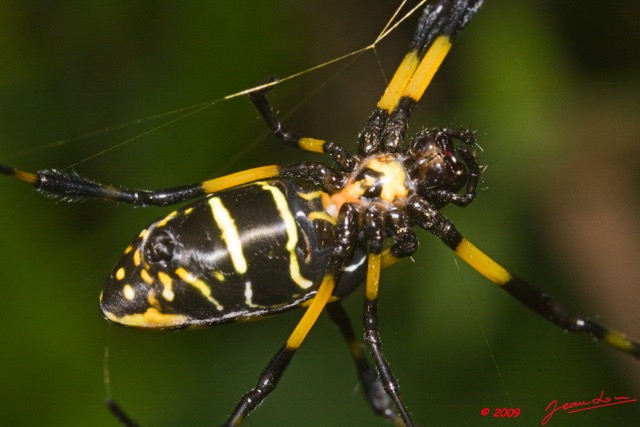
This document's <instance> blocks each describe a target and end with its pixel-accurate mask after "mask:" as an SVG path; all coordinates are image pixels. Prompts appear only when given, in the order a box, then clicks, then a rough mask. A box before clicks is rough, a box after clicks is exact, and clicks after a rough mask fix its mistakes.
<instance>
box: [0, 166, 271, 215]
mask: <svg viewBox="0 0 640 427" xmlns="http://www.w3.org/2000/svg"><path fill="white" fill-rule="evenodd" d="M0 173H1V174H4V175H7V176H11V177H14V178H16V179H18V180H20V181H23V182H26V183H27V184H31V185H32V186H33V187H34V188H35V189H36V190H37V191H38V192H39V193H41V194H43V195H45V196H48V197H52V198H55V199H58V200H62V201H65V202H81V201H85V200H90V199H102V200H108V201H111V202H118V203H129V204H132V205H134V206H167V205H172V204H175V203H180V202H183V201H186V200H191V199H195V198H197V197H200V196H202V195H205V194H209V193H215V192H218V191H222V190H225V189H227V188H232V187H236V186H238V185H242V184H246V183H249V182H253V181H256V180H259V179H267V178H273V177H275V176H278V175H279V174H280V166H275V165H272V166H262V167H257V168H253V169H248V170H244V171H241V172H236V173H233V174H230V175H226V176H223V177H219V178H214V179H210V180H208V181H203V182H199V183H197V184H191V185H184V186H180V187H173V188H163V189H159V190H140V189H133V188H127V187H116V186H112V185H107V184H102V183H99V182H96V181H93V180H91V179H88V178H85V177H83V176H81V175H78V174H77V173H75V172H64V171H59V170H56V169H44V170H41V171H38V172H36V173H30V172H25V171H21V170H19V169H15V168H12V167H9V166H4V165H0Z"/></svg>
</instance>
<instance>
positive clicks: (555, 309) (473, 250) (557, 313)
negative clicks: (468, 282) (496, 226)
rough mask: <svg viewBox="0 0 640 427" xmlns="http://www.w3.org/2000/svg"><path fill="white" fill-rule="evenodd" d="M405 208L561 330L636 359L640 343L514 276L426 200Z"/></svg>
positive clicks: (464, 256)
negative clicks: (571, 309)
mask: <svg viewBox="0 0 640 427" xmlns="http://www.w3.org/2000/svg"><path fill="white" fill-rule="evenodd" d="M409 211H410V215H411V216H412V218H413V219H414V221H415V222H416V223H417V224H418V225H419V226H420V227H422V228H424V229H426V230H429V231H430V232H431V233H433V234H434V235H435V236H437V237H439V238H440V239H441V240H442V241H443V242H444V243H445V244H446V245H447V246H448V247H449V248H450V249H452V250H453V251H454V252H455V253H456V254H457V255H458V256H459V257H460V258H462V259H463V260H464V261H465V262H466V263H467V264H469V265H470V266H471V267H473V268H474V269H475V270H476V271H477V272H478V273H480V274H481V275H483V276H484V277H486V278H487V279H489V280H490V281H492V282H493V283H495V284H496V285H498V286H500V288H501V289H503V290H504V291H506V292H508V293H509V294H510V295H511V296H512V297H513V298H515V299H516V300H518V301H519V302H520V303H521V304H522V305H524V306H525V307H527V308H528V309H530V310H532V311H533V312H534V313H536V314H538V315H539V316H541V317H543V318H545V319H546V320H548V321H550V322H552V323H554V324H556V325H557V326H559V327H561V328H562V329H564V330H565V331H568V332H585V333H587V334H589V335H591V336H592V337H593V338H595V339H597V340H599V341H602V342H604V343H605V344H607V345H609V346H611V347H613V348H615V349H617V350H620V351H622V352H624V353H627V354H630V355H631V356H633V357H635V358H637V359H640V343H638V342H636V341H633V340H631V339H629V338H627V337H626V336H625V335H624V334H623V333H621V332H618V331H615V330H612V329H609V328H607V327H605V326H602V325H600V324H599V323H596V322H594V321H592V320H590V319H588V318H587V317H585V316H581V315H574V314H571V313H569V312H568V311H567V309H566V308H565V307H564V305H562V304H561V303H560V302H559V301H557V300H556V299H554V298H553V297H552V296H551V295H549V294H547V293H545V292H543V291H541V290H539V289H538V288H536V287H535V286H533V285H531V284H529V283H527V282H525V281H524V280H522V279H520V278H518V277H516V276H514V275H513V274H511V273H510V272H509V271H507V270H506V269H505V268H504V267H502V266H501V265H499V264H498V263H497V262H495V261H494V260H493V259H491V258H490V257H489V256H487V255H486V254H485V253H484V252H482V251H481V250H480V249H478V248H477V247H476V246H474V245H473V244H472V243H471V242H469V241H468V240H467V239H465V238H464V237H463V236H462V235H461V234H460V233H459V232H458V230H457V229H456V227H455V226H454V225H453V223H452V222H451V221H449V219H447V218H446V217H445V216H444V215H442V214H441V213H440V212H438V211H437V210H436V209H435V208H434V207H433V206H431V205H430V204H429V203H427V202H425V201H423V200H421V199H419V198H414V199H412V200H411V201H410V203H409Z"/></svg>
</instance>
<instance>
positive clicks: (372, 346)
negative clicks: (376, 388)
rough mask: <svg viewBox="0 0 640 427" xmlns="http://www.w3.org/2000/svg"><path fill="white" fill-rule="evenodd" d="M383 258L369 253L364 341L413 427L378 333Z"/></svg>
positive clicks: (402, 412)
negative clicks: (379, 291) (379, 292)
mask: <svg viewBox="0 0 640 427" xmlns="http://www.w3.org/2000/svg"><path fill="white" fill-rule="evenodd" d="M380 268H381V257H380V253H372V252H370V253H369V258H368V263H367V282H366V290H365V301H364V316H363V322H362V323H363V325H364V339H365V341H366V342H367V344H368V345H369V350H370V351H371V355H372V356H373V360H374V362H375V364H376V368H377V370H378V374H379V375H380V381H381V382H382V385H383V387H384V389H385V391H386V392H387V395H388V396H389V398H390V399H391V400H392V401H393V403H394V404H395V406H396V408H397V409H398V411H399V413H400V417H401V418H402V421H403V422H404V424H405V425H406V426H407V427H412V426H413V425H414V424H413V421H412V420H411V416H410V415H409V411H408V410H407V408H406V406H405V405H404V403H403V402H402V399H401V398H400V389H399V387H398V380H397V379H396V377H395V376H394V375H393V372H392V371H391V367H390V366H389V362H388V361H387V359H386V357H385V356H384V353H383V352H382V340H381V338H380V333H379V332H378V285H379V282H380Z"/></svg>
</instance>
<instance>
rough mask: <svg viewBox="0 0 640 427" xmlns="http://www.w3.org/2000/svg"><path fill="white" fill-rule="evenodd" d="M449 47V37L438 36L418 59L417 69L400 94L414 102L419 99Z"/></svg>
mask: <svg viewBox="0 0 640 427" xmlns="http://www.w3.org/2000/svg"><path fill="white" fill-rule="evenodd" d="M450 49H451V40H450V39H449V37H447V36H440V37H438V38H437V39H436V40H435V41H434V42H433V44H432V45H431V47H430V48H429V50H428V51H427V53H426V54H425V55H424V58H422V61H420V65H418V69H417V70H416V72H415V73H414V74H413V77H411V81H410V82H409V84H408V85H407V87H406V89H405V90H404V93H403V94H402V95H403V96H408V97H410V98H411V99H413V100H414V101H416V102H417V101H419V100H420V98H422V95H423V94H424V91H425V90H426V89H427V87H428V86H429V83H431V79H433V76H434V75H435V74H436V71H438V68H440V65H441V64H442V62H443V61H444V58H445V57H446V56H447V53H449V50H450Z"/></svg>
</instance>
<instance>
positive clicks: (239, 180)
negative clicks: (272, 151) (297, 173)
mask: <svg viewBox="0 0 640 427" xmlns="http://www.w3.org/2000/svg"><path fill="white" fill-rule="evenodd" d="M279 174H280V167H279V166H277V165H270V166H261V167H259V168H253V169H247V170H244V171H241V172H236V173H232V174H231V175H226V176H221V177H220V178H214V179H210V180H208V181H204V182H203V183H202V189H203V190H204V192H205V193H207V194H209V193H216V192H218V191H222V190H226V189H228V188H232V187H236V186H238V185H242V184H247V183H249V182H253V181H257V180H259V179H267V178H273V177H276V176H278V175H279Z"/></svg>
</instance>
